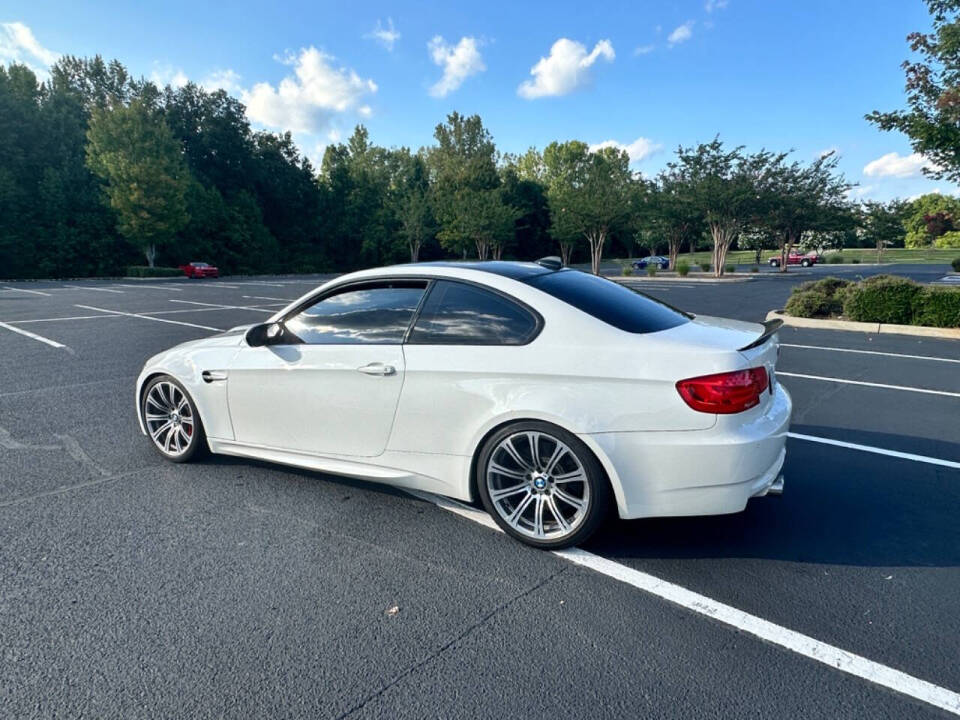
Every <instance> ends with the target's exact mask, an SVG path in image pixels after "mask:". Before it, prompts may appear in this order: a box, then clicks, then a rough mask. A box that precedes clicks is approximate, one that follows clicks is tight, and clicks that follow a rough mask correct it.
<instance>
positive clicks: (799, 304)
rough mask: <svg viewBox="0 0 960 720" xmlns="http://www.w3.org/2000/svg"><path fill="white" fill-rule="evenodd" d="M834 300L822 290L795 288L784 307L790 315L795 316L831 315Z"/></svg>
mask: <svg viewBox="0 0 960 720" xmlns="http://www.w3.org/2000/svg"><path fill="white" fill-rule="evenodd" d="M832 302H833V301H832V300H831V298H829V297H827V294H826V293H824V292H821V291H820V290H801V291H800V292H797V291H796V290H794V292H793V294H792V295H791V296H790V298H789V299H788V300H787V305H786V307H785V308H784V309H785V310H786V311H787V314H788V315H793V316H794V317H829V316H830V314H831V312H830V311H831V306H832Z"/></svg>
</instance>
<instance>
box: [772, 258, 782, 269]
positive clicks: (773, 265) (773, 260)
mask: <svg viewBox="0 0 960 720" xmlns="http://www.w3.org/2000/svg"><path fill="white" fill-rule="evenodd" d="M779 264H780V262H779V261H778V260H776V259H775V258H770V267H777V265H779Z"/></svg>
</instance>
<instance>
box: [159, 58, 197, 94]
mask: <svg viewBox="0 0 960 720" xmlns="http://www.w3.org/2000/svg"><path fill="white" fill-rule="evenodd" d="M189 80H190V79H189V78H188V77H187V74H186V73H185V72H184V71H183V70H181V69H179V68H175V67H173V66H172V65H161V64H160V63H156V62H155V63H154V64H153V72H151V73H150V81H151V82H152V83H153V84H154V85H157V86H158V87H161V88H163V87H166V86H167V85H169V86H170V87H172V88H173V89H174V90H179V89H180V88H182V87H183V86H184V85H186V84H187V83H188V82H189Z"/></svg>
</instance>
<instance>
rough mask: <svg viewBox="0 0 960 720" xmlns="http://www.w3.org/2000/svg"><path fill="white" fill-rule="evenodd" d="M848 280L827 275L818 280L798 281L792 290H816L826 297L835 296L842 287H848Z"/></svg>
mask: <svg viewBox="0 0 960 720" xmlns="http://www.w3.org/2000/svg"><path fill="white" fill-rule="evenodd" d="M850 284H851V283H850V281H849V280H843V279H841V278H836V277H833V276H832V275H828V276H827V277H825V278H821V279H820V280H810V281H808V282H805V283H800V284H799V285H797V287H796V288H795V289H794V292H805V291H807V290H817V291H819V292H822V293H824V294H825V295H826V296H827V297H831V298H832V297H835V296H836V295H837V293H838V292H840V291H841V290H843V289H844V288H847V287H850Z"/></svg>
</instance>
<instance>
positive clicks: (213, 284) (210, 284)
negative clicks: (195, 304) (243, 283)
mask: <svg viewBox="0 0 960 720" xmlns="http://www.w3.org/2000/svg"><path fill="white" fill-rule="evenodd" d="M197 287H208V288H209V287H212V288H221V287H225V288H230V289H231V290H239V289H240V286H239V285H227V284H226V283H222V282H210V281H209V280H208V281H206V282H204V283H203V284H202V285H197Z"/></svg>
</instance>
